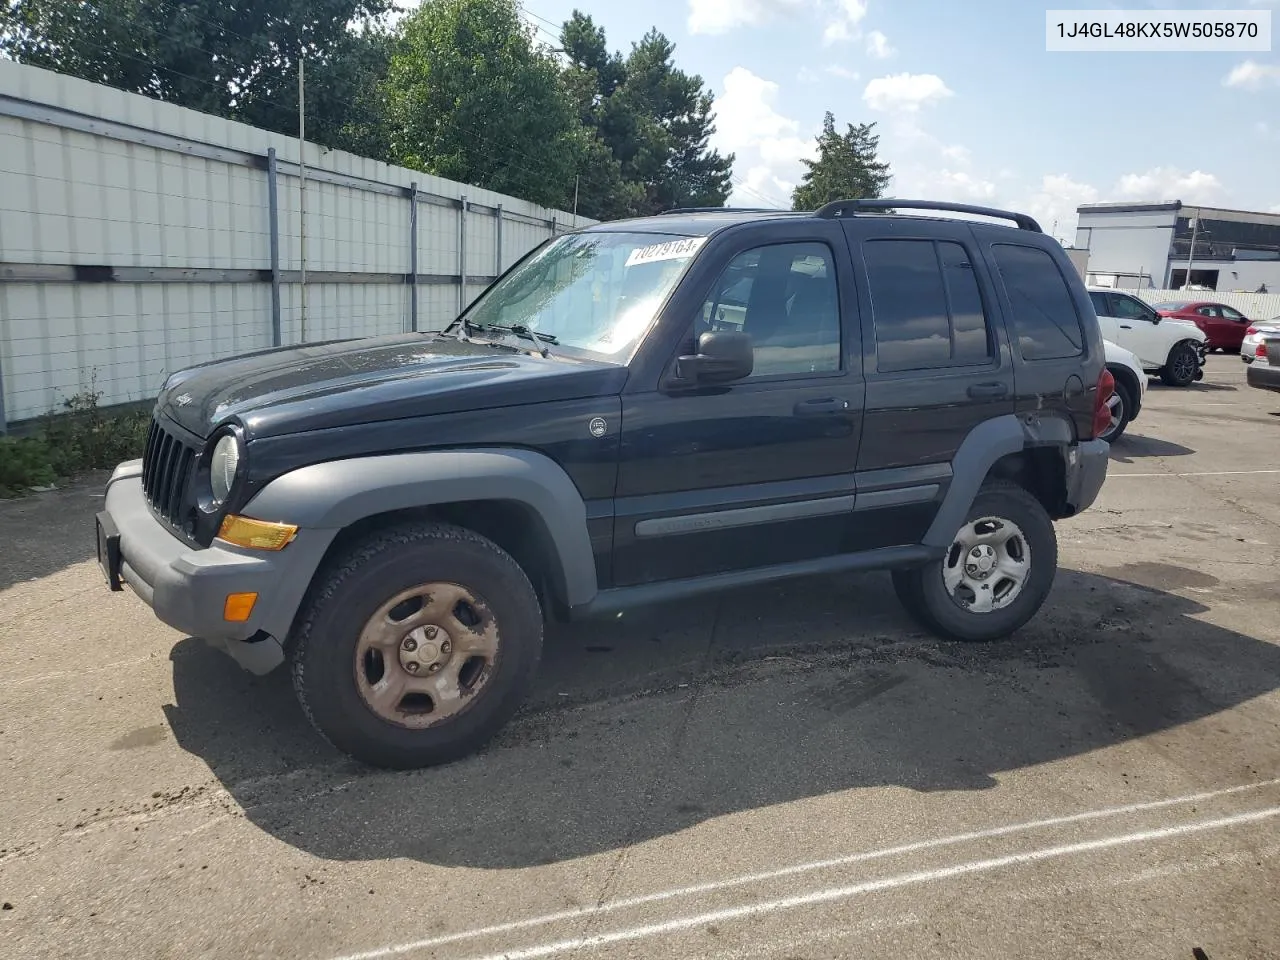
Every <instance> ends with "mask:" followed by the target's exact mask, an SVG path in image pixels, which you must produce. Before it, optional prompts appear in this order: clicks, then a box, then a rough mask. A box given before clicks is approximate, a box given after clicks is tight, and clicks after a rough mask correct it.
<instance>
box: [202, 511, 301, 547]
mask: <svg viewBox="0 0 1280 960" xmlns="http://www.w3.org/2000/svg"><path fill="white" fill-rule="evenodd" d="M297 535H298V528H297V527H296V526H294V525H293V524H291V523H269V522H268V521H266V520H255V519H253V518H252V517H237V516H233V515H229V516H227V517H226V518H225V519H224V520H223V521H222V526H220V527H219V528H218V539H219V540H225V541H226V542H227V543H234V544H235V545H236V546H237V547H249V548H251V549H254V550H283V549H284V548H285V547H287V546H288V545H289V544H290V543H292V542H293V538H294V537H296V536H297Z"/></svg>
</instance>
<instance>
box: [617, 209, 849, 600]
mask: <svg viewBox="0 0 1280 960" xmlns="http://www.w3.org/2000/svg"><path fill="white" fill-rule="evenodd" d="M788 227H790V229H789V230H788V231H787V232H788V234H789V235H791V236H793V237H794V239H789V240H788V242H775V243H767V244H759V245H750V240H749V239H748V240H746V241H741V242H740V243H741V244H744V245H734V246H731V247H728V248H722V249H721V251H720V252H719V253H718V254H714V255H715V256H719V257H720V258H721V259H722V261H723V264H722V267H721V269H719V270H718V272H717V276H716V279H715V281H714V282H713V283H712V284H711V286H710V288H709V289H707V290H706V292H705V297H704V298H703V302H702V306H701V309H700V310H699V311H698V313H697V315H696V317H692V318H690V322H689V324H688V327H687V328H686V332H684V333H683V334H682V335H681V337H680V339H681V348H680V349H676V350H674V351H673V352H672V358H674V357H675V356H676V355H677V354H679V353H681V352H683V351H687V350H689V349H691V348H692V346H693V344H694V342H695V341H696V337H697V335H698V333H699V332H700V331H701V330H705V329H709V328H715V327H721V326H722V327H724V328H726V329H734V330H742V331H745V332H746V333H747V334H748V335H750V336H751V337H752V338H753V340H754V347H755V370H754V372H753V373H752V375H751V376H750V377H748V378H747V379H745V380H741V381H738V382H735V383H732V384H727V385H721V386H716V387H706V388H702V389H697V390H687V391H684V392H663V391H662V390H655V391H652V392H639V393H629V394H628V393H624V395H623V398H622V400H623V410H622V447H621V455H620V463H619V471H618V489H617V498H616V500H615V521H614V523H615V526H614V562H613V580H614V583H615V584H617V585H619V586H626V585H634V584H640V583H648V582H653V581H658V580H672V579H682V578H687V577H695V576H699V575H704V574H712V573H719V572H725V571H730V570H738V569H745V568H749V567H758V566H768V565H773V564H778V563H785V562H788V561H793V560H806V559H814V558H817V557H822V556H827V555H831V554H835V553H840V552H843V551H844V550H846V549H847V542H846V541H847V530H848V522H849V517H850V516H851V513H852V509H853V502H854V497H853V494H854V482H853V473H854V467H855V464H856V462H857V454H858V439H859V434H860V429H861V422H862V403H863V384H862V377H861V375H860V372H859V371H858V370H857V369H851V368H850V364H849V354H850V353H851V352H852V351H856V349H857V332H856V326H855V325H853V324H851V323H850V322H849V321H848V317H847V316H846V314H847V306H848V305H849V304H852V303H856V300H854V296H853V290H852V287H853V281H852V274H851V270H850V265H849V258H848V252H847V248H846V247H845V244H844V240H843V237H842V236H841V235H840V233H839V229H838V228H837V227H836V226H835V225H834V224H832V223H830V222H827V221H813V222H811V223H809V224H806V225H801V224H798V223H797V224H794V225H788ZM778 232H779V230H778V229H775V230H774V231H772V233H773V235H774V236H776V234H777V233H778ZM707 255H708V256H710V255H713V254H712V252H711V251H708V254H707ZM699 296H700V297H701V296H702V295H701V294H699ZM855 309H856V308H855ZM851 327H852V336H851V329H850V328H851Z"/></svg>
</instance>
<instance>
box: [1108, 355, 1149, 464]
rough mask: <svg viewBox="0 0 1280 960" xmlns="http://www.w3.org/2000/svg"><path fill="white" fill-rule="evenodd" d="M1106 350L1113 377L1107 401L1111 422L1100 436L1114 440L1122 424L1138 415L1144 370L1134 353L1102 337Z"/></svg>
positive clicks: (1143, 393)
mask: <svg viewBox="0 0 1280 960" xmlns="http://www.w3.org/2000/svg"><path fill="white" fill-rule="evenodd" d="M1102 345H1103V347H1104V349H1105V350H1106V357H1107V369H1108V370H1110V371H1111V375H1112V376H1113V377H1114V378H1115V381H1116V386H1115V391H1114V392H1113V393H1112V394H1111V399H1110V400H1108V401H1107V408H1108V411H1109V412H1110V423H1109V424H1108V426H1107V429H1105V430H1103V431H1102V433H1101V434H1099V437H1100V438H1101V439H1103V440H1105V441H1107V443H1115V442H1116V441H1117V440H1119V439H1120V435H1121V434H1123V433H1124V431H1125V428H1126V427H1127V426H1129V424H1130V423H1132V422H1133V421H1134V420H1136V419H1137V417H1138V414H1139V413H1140V412H1141V411H1142V403H1143V401H1144V400H1145V399H1146V396H1147V372H1146V371H1145V370H1143V369H1142V362H1141V361H1140V360H1139V359H1138V358H1137V357H1136V356H1134V354H1133V353H1132V352H1130V351H1128V350H1126V349H1125V348H1124V347H1122V346H1120V345H1119V344H1116V343H1112V342H1111V341H1110V340H1104V341H1102Z"/></svg>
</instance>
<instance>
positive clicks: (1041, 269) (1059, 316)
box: [991, 243, 1084, 360]
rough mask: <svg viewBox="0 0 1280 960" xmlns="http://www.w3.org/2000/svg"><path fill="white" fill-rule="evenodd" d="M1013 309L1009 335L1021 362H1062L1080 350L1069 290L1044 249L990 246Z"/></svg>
mask: <svg viewBox="0 0 1280 960" xmlns="http://www.w3.org/2000/svg"><path fill="white" fill-rule="evenodd" d="M991 251H992V254H993V255H994V257H995V261H996V269H997V271H998V272H999V274H1000V281H1001V283H1003V284H1004V288H1005V292H1006V294H1007V295H1008V297H1009V303H1010V305H1011V306H1012V307H1013V333H1014V338H1015V339H1016V340H1017V341H1018V349H1019V352H1020V353H1021V354H1022V357H1023V359H1025V360H1061V359H1065V358H1068V357H1078V356H1080V355H1081V354H1083V353H1084V328H1083V327H1082V326H1081V324H1080V314H1079V313H1078V312H1077V311H1076V304H1075V300H1074V298H1073V297H1072V296H1071V288H1070V287H1069V286H1067V280H1066V277H1064V276H1063V274H1062V270H1061V269H1059V267H1058V263H1057V261H1056V260H1054V258H1053V256H1052V255H1050V254H1049V253H1048V251H1045V250H1041V249H1040V248H1038V247H1029V246H1026V245H1024V244H1019V243H995V244H992V246H991Z"/></svg>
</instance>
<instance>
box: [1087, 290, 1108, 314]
mask: <svg viewBox="0 0 1280 960" xmlns="http://www.w3.org/2000/svg"><path fill="white" fill-rule="evenodd" d="M1089 299H1090V300H1092V301H1093V312H1094V313H1096V314H1097V315H1098V316H1100V317H1109V316H1111V307H1110V306H1108V305H1107V295H1106V294H1105V293H1098V292H1097V291H1096V290H1092V291H1090V292H1089Z"/></svg>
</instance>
